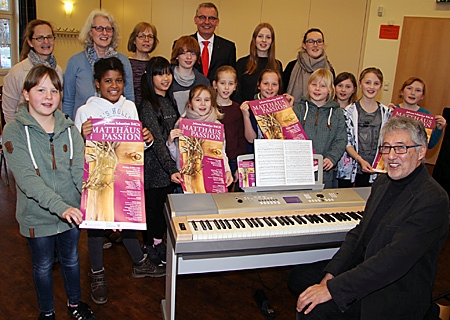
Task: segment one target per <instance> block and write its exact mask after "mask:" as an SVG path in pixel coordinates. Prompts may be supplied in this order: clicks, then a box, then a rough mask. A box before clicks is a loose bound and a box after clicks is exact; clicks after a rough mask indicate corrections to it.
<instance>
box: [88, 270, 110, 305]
mask: <svg viewBox="0 0 450 320" xmlns="http://www.w3.org/2000/svg"><path fill="white" fill-rule="evenodd" d="M89 278H91V299H92V301H94V302H95V303H97V304H104V303H106V301H108V290H107V288H106V276H105V269H102V270H101V271H97V272H93V271H92V270H90V271H89Z"/></svg>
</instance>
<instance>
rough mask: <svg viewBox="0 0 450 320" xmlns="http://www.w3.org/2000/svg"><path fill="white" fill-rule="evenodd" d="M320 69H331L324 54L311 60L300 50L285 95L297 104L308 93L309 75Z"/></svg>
mask: <svg viewBox="0 0 450 320" xmlns="http://www.w3.org/2000/svg"><path fill="white" fill-rule="evenodd" d="M320 68H324V69H327V70H330V69H331V65H330V63H329V62H328V59H327V56H326V54H325V52H324V53H323V54H322V55H321V56H320V57H318V58H312V57H311V56H309V55H308V53H307V52H306V51H305V50H300V52H299V53H298V56H297V62H296V63H295V65H294V68H293V69H292V73H291V77H290V78H289V85H288V88H287V93H289V94H290V95H292V96H293V97H294V99H295V103H299V102H300V100H301V98H302V96H304V95H305V93H306V92H307V91H308V80H309V77H310V76H311V74H312V73H313V72H314V71H316V70H317V69H320Z"/></svg>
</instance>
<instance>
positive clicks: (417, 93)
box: [389, 77, 447, 149]
mask: <svg viewBox="0 0 450 320" xmlns="http://www.w3.org/2000/svg"><path fill="white" fill-rule="evenodd" d="M424 96H425V82H424V81H423V80H422V79H420V78H416V77H411V78H409V79H408V80H406V81H405V82H404V83H403V85H402V88H401V90H400V97H401V98H403V101H402V102H401V103H399V104H395V105H394V104H392V103H391V104H389V107H400V108H404V109H408V110H411V111H418V112H423V113H426V114H431V112H430V111H428V110H427V109H424V108H422V107H421V106H419V102H420V101H422V99H423V97H424ZM435 118H436V127H435V128H434V129H433V133H432V134H431V138H430V142H429V143H428V149H431V148H434V147H435V146H436V145H437V143H438V142H439V139H441V135H442V130H443V129H444V128H445V125H446V123H447V121H446V120H445V118H444V117H443V116H441V115H436V116H435Z"/></svg>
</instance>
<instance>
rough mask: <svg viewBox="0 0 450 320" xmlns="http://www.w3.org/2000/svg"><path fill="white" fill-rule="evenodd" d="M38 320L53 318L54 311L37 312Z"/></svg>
mask: <svg viewBox="0 0 450 320" xmlns="http://www.w3.org/2000/svg"><path fill="white" fill-rule="evenodd" d="M38 320H55V313H54V312H53V313H51V314H47V315H46V314H45V313H44V312H41V313H40V314H39V318H38Z"/></svg>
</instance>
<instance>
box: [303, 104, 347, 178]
mask: <svg viewBox="0 0 450 320" xmlns="http://www.w3.org/2000/svg"><path fill="white" fill-rule="evenodd" d="M307 106H308V107H307ZM294 112H295V114H296V115H297V118H298V121H300V124H301V125H302V126H303V129H304V130H305V132H306V134H307V135H308V138H309V139H310V140H312V145H313V148H314V152H315V153H317V154H321V155H323V158H324V159H325V158H328V159H330V160H331V162H333V165H336V164H337V162H338V161H339V160H340V159H341V158H342V155H343V154H344V151H345V147H346V146H347V131H346V127H345V117H344V114H343V112H342V110H341V109H340V108H339V104H338V103H337V102H334V101H333V100H329V101H328V102H327V103H326V104H325V105H324V106H322V107H317V106H316V105H315V104H314V103H313V102H312V101H311V100H306V99H305V98H302V100H301V101H300V103H298V104H295V105H294ZM305 114H306V117H305ZM316 119H317V120H316ZM316 122H317V123H316ZM333 173H334V171H333V170H329V171H328V172H325V171H324V173H323V180H324V182H331V181H332V180H333ZM326 187H329V186H326Z"/></svg>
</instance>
